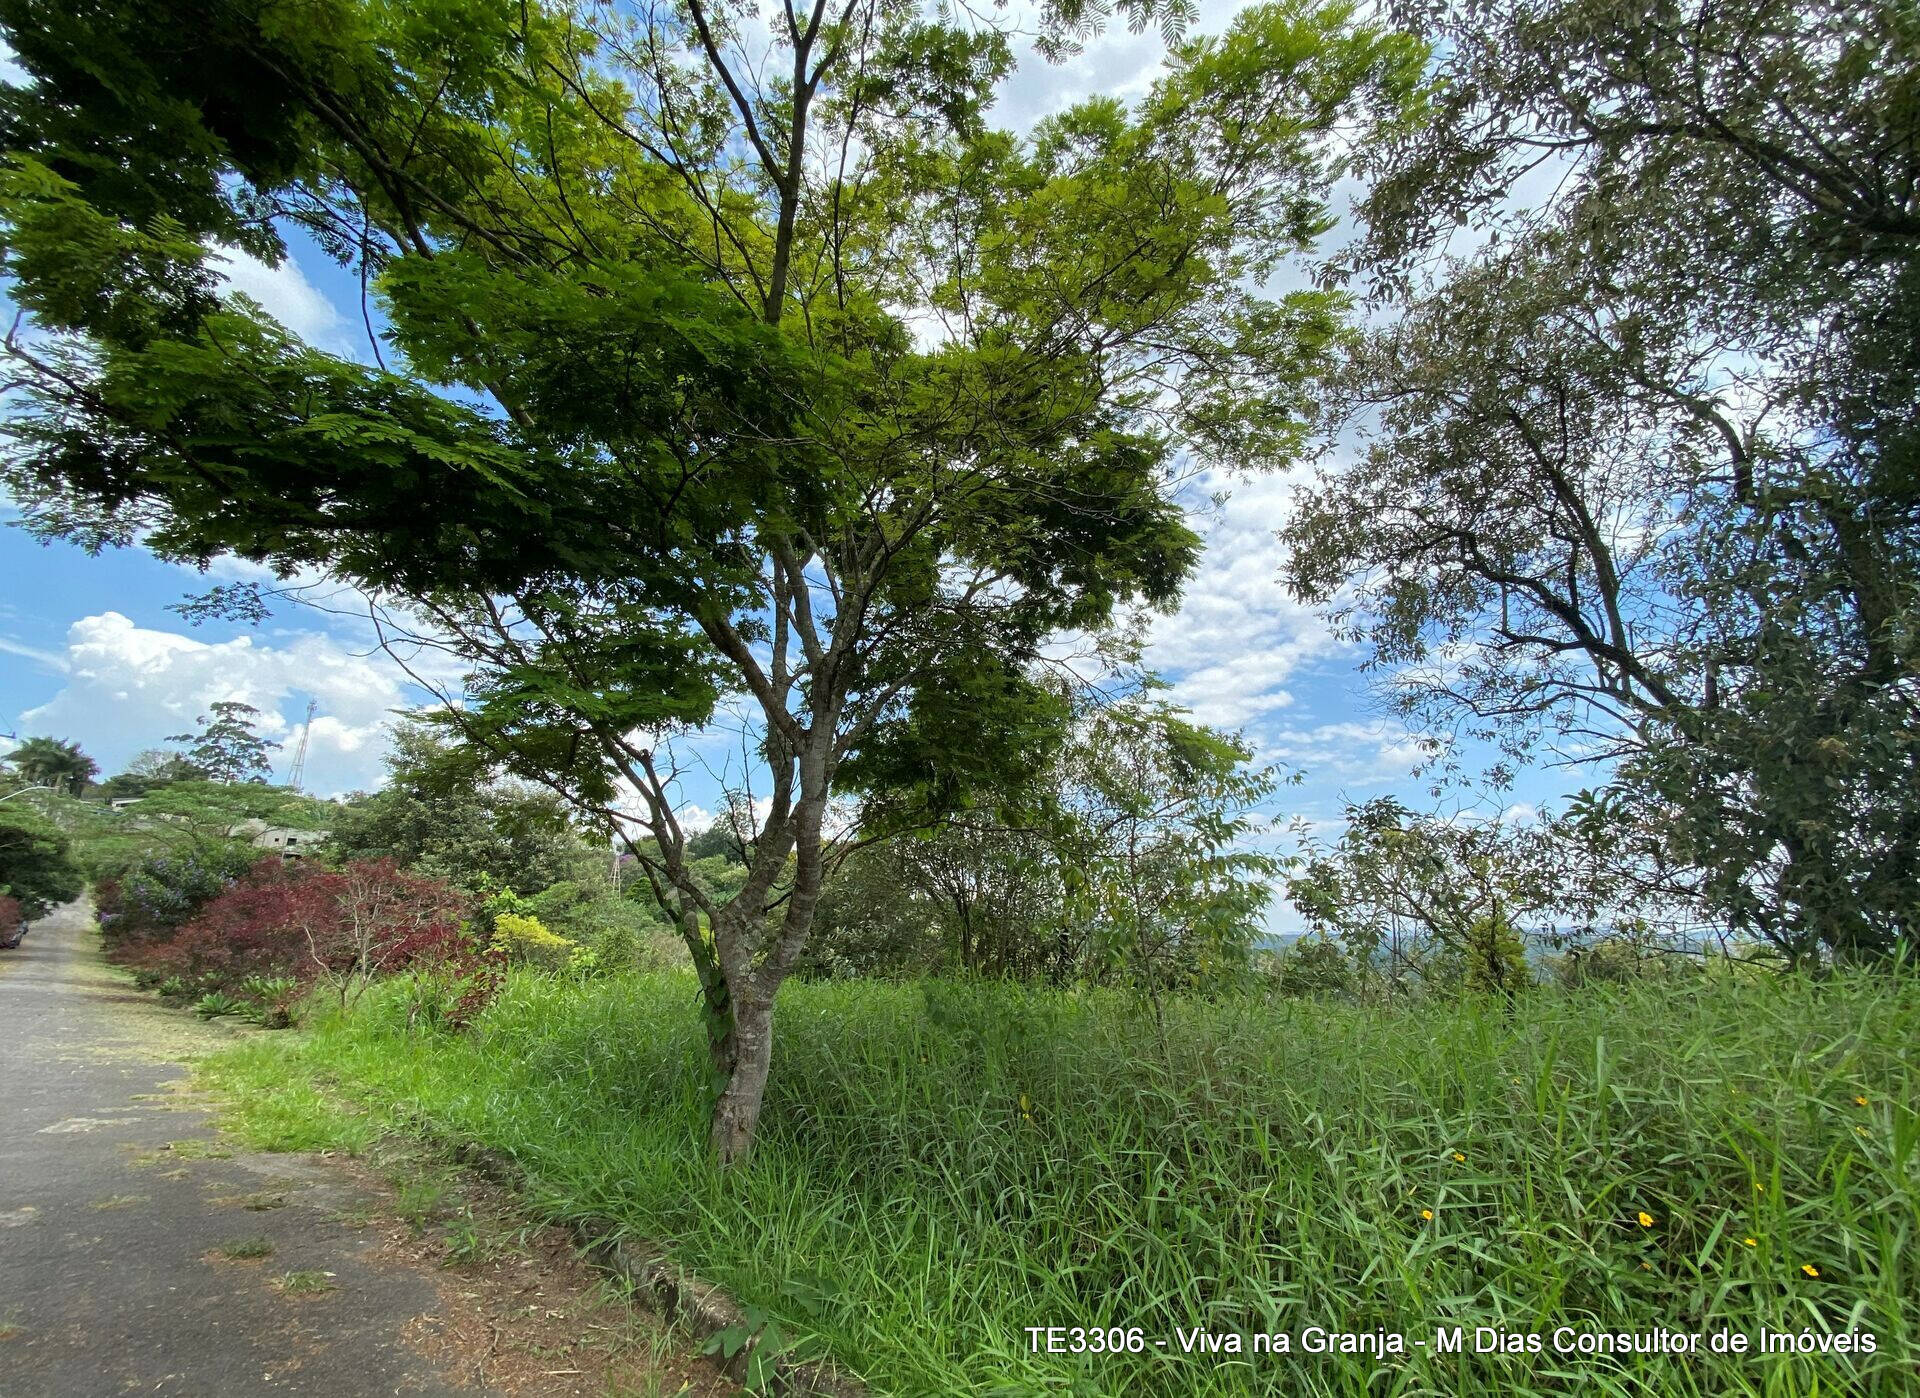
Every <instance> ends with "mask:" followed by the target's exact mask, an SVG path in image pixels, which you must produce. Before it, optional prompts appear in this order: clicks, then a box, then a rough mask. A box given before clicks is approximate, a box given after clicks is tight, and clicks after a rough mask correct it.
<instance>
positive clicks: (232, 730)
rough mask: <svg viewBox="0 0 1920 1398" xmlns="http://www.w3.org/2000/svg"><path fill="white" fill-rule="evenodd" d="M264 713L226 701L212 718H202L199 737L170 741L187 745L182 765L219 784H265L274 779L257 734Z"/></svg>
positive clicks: (176, 736)
mask: <svg viewBox="0 0 1920 1398" xmlns="http://www.w3.org/2000/svg"><path fill="white" fill-rule="evenodd" d="M259 716H260V711H259V710H258V709H256V708H254V707H253V705H251V704H242V703H240V702H239V701H237V700H233V699H222V700H220V701H219V702H217V703H216V704H214V705H213V712H212V714H211V715H208V714H202V715H201V716H200V731H199V732H198V733H176V734H174V735H173V736H172V737H171V738H168V739H167V741H168V742H170V743H185V744H187V750H186V752H185V754H184V755H183V756H182V757H181V761H182V762H183V763H184V764H185V765H186V766H188V767H192V768H195V769H197V770H198V771H200V772H202V773H204V774H205V775H206V777H207V779H208V780H210V781H216V782H228V783H238V782H264V781H266V779H267V778H268V777H270V776H272V775H273V764H272V763H271V762H269V761H268V760H267V744H266V743H265V741H263V740H262V739H261V738H259V737H258V736H257V735H256V734H255V733H254V731H253V728H254V720H255V719H257V718H259Z"/></svg>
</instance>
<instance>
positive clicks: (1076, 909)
mask: <svg viewBox="0 0 1920 1398" xmlns="http://www.w3.org/2000/svg"><path fill="white" fill-rule="evenodd" d="M1252 757H1253V753H1252V749H1250V748H1249V747H1248V746H1247V745H1246V744H1245V743H1244V742H1243V741H1242V740H1240V739H1239V738H1237V737H1234V736H1232V735H1229V734H1224V733H1219V732H1215V731H1214V730H1212V729H1209V728H1207V727H1205V726H1203V725H1200V724H1196V723H1192V722H1190V721H1189V720H1188V719H1187V718H1185V717H1184V716H1183V714H1182V713H1181V711H1179V710H1178V709H1175V708H1173V707H1172V706H1171V705H1169V704H1167V703H1166V702H1165V701H1164V700H1160V699H1158V698H1156V697H1155V696H1154V694H1153V692H1152V688H1151V687H1149V689H1148V690H1147V691H1146V692H1144V693H1143V694H1140V695H1137V696H1135V697H1133V698H1132V699H1130V700H1128V701H1126V702H1123V703H1119V704H1114V705H1111V706H1107V707H1102V708H1099V709H1096V710H1095V711H1094V712H1093V713H1092V714H1091V715H1089V716H1088V718H1087V719H1086V721H1085V723H1084V725H1083V727H1082V731H1081V732H1080V733H1079V734H1078V735H1077V736H1076V741H1075V742H1074V743H1073V744H1072V745H1071V746H1070V747H1069V748H1068V750H1067V754H1066V761H1065V764H1064V766H1065V776H1066V781H1065V783H1064V790H1063V801H1064V804H1065V806H1066V809H1067V811H1068V814H1069V824H1068V836H1067V845H1066V849H1065V851H1064V853H1065V855H1066V860H1065V868H1064V871H1063V872H1064V881H1065V884H1066V890H1065V891H1066V895H1067V902H1068V907H1069V913H1070V919H1071V920H1072V921H1075V922H1080V923H1083V924H1084V926H1085V928H1086V939H1087V941H1086V950H1085V953H1084V955H1085V957H1086V960H1087V964H1088V967H1089V969H1090V970H1091V971H1092V972H1093V974H1094V975H1095V976H1096V977H1107V978H1113V979H1121V980H1124V981H1125V982H1126V983H1128V984H1131V985H1133V986H1135V987H1137V988H1138V989H1140V990H1142V991H1144V992H1146V993H1147V994H1148V996H1149V997H1150V998H1151V1000H1152V1003H1153V1006H1154V1012H1155V1015H1156V1017H1157V1016H1158V1015H1159V1012H1160V1002H1161V997H1162V995H1163V994H1165V993H1166V992H1168V991H1171V990H1187V989H1197V990H1214V989H1219V988H1221V987H1223V986H1225V985H1226V984H1228V983H1229V982H1231V980H1232V979H1233V978H1234V977H1235V975H1236V974H1237V973H1238V972H1240V971H1243V970H1244V969H1245V968H1246V965H1247V962H1248V957H1249V955H1250V953H1251V951H1252V949H1253V943H1254V940H1255V938H1256V937H1257V936H1258V934H1259V932H1260V929H1261V920H1262V913H1263V912H1264V910H1265V908H1266V905H1267V902H1268V899H1269V898H1270V897H1271V896H1272V884H1271V880H1272V877H1273V876H1274V875H1275V874H1277V873H1278V872H1279V868H1280V866H1279V862H1278V861H1277V860H1276V859H1274V858H1273V857H1272V856H1270V855H1268V854H1266V853H1263V852H1262V851H1261V850H1260V849H1259V848H1258V846H1257V844H1255V842H1254V840H1255V836H1256V835H1257V833H1258V827H1257V824H1256V820H1255V817H1254V816H1253V811H1254V808H1255V807H1257V806H1258V805H1259V804H1260V803H1262V802H1263V801H1265V800H1266V799H1267V797H1269V796H1270V795H1272V794H1273V792H1274V790H1275V789H1276V786H1277V782H1278V777H1277V774H1276V773H1275V771H1274V770H1273V769H1272V768H1270V767H1254V766H1251V765H1250V764H1251V761H1252Z"/></svg>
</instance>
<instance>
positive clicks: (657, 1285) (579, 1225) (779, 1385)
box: [413, 1117, 869, 1398]
mask: <svg viewBox="0 0 1920 1398" xmlns="http://www.w3.org/2000/svg"><path fill="white" fill-rule="evenodd" d="M413 1124H414V1125H415V1127H416V1128H417V1129H419V1130H421V1131H422V1132H424V1133H425V1134H426V1135H428V1136H429V1137H430V1138H431V1139H433V1140H434V1141H436V1142H437V1143H439V1144H440V1145H441V1146H442V1147H443V1148H444V1149H446V1150H447V1151H448V1152H449V1153H450V1154H451V1155H452V1156H453V1158H454V1160H455V1161H457V1162H458V1163H459V1164H461V1165H463V1166H465V1167H466V1168H467V1169H470V1170H472V1171H473V1172H474V1173H475V1174H477V1175H479V1176H480V1177H481V1178H483V1179H486V1180H489V1181H491V1182H492V1183H494V1184H497V1185H500V1186H502V1187H504V1188H507V1189H511V1190H513V1191H515V1192H516V1193H522V1194H524V1193H525V1192H526V1185H527V1172H526V1170H524V1169H523V1168H522V1167H521V1165H520V1163H519V1162H518V1161H517V1160H515V1159H514V1158H513V1157H512V1156H510V1155H507V1154H505V1153H504V1152H502V1151H497V1150H494V1149H492V1148H491V1147H489V1146H483V1145H481V1144H480V1143H479V1142H477V1141H468V1140H460V1139H457V1138H455V1137H452V1136H449V1135H448V1134H447V1133H446V1132H444V1131H442V1130H440V1129H439V1128H438V1127H437V1126H434V1125H433V1124H432V1123H430V1122H426V1121H422V1120H420V1119H419V1118H417V1117H415V1118H414V1121H413ZM560 1222H561V1223H562V1224H563V1225H564V1226H565V1227H566V1228H567V1230H568V1231H569V1232H571V1233H572V1234H573V1236H574V1239H575V1240H576V1241H577V1242H578V1243H579V1244H580V1247H581V1248H582V1250H583V1251H585V1253H586V1255H587V1257H588V1258H589V1259H590V1260H591V1261H592V1262H593V1263H594V1264H595V1265H596V1266H598V1267H600V1268H602V1269H603V1270H605V1271H607V1272H610V1273H612V1274H613V1275H614V1276H616V1277H618V1278H619V1279H620V1280H621V1281H623V1282H625V1283H626V1284H627V1286H628V1287H630V1288H631V1289H632V1291H633V1293H634V1294H635V1295H636V1296H638V1297H640V1298H641V1302H642V1304H643V1305H645V1306H647V1307H648V1308H649V1309H650V1310H653V1311H654V1312H656V1313H657V1314H660V1315H663V1316H665V1317H666V1318H667V1319H669V1320H671V1321H675V1322H677V1323H678V1324H680V1325H683V1326H685V1327H686V1328H687V1329H688V1330H691V1331H692V1332H693V1333H694V1334H695V1335H697V1336H698V1337H699V1338H700V1339H702V1340H706V1339H709V1338H711V1337H712V1336H714V1335H717V1334H719V1333H721V1332H722V1331H725V1330H731V1329H734V1328H736V1327H741V1326H744V1325H745V1324H746V1312H745V1311H744V1310H743V1309H742V1308H741V1305H740V1303H739V1302H738V1301H736V1300H734V1298H733V1297H732V1296H730V1295H728V1294H727V1292H726V1291H724V1290H722V1289H721V1288H720V1287H718V1286H715V1285H713V1284H712V1283H710V1282H704V1281H701V1280H700V1279H699V1278H698V1277H696V1276H694V1275H693V1274H692V1273H690V1272H687V1271H684V1270H683V1269H681V1268H680V1267H678V1266H676V1265H675V1264H674V1262H673V1260H672V1259H671V1258H670V1257H669V1256H668V1255H667V1254H666V1252H665V1251H663V1250H661V1249H660V1248H657V1247H655V1246H653V1245H652V1244H650V1243H645V1242H640V1241H637V1240H633V1239H629V1238H624V1237H622V1236H621V1229H620V1225H619V1224H618V1223H616V1222H614V1221H613V1220H612V1219H609V1218H602V1217H597V1216H594V1215H585V1216H583V1217H579V1218H571V1219H562V1220H560ZM756 1342H757V1341H755V1340H749V1341H748V1342H747V1344H745V1345H743V1346H741V1348H740V1352H739V1353H738V1354H736V1355H735V1356H734V1357H733V1359H732V1360H730V1361H727V1362H725V1364H724V1369H725V1372H726V1373H727V1374H728V1375H729V1376H730V1377H733V1378H736V1379H738V1378H740V1377H741V1376H742V1373H743V1372H744V1369H745V1361H746V1357H747V1355H748V1354H749V1353H750V1352H751V1351H752V1348H753V1345H754V1344H755V1343H756ZM773 1368H774V1382H773V1391H774V1392H776V1393H781V1394H787V1395H793V1398H869V1394H868V1390H867V1388H866V1386H865V1385H864V1384H861V1383H860V1382H859V1381H858V1380H856V1379H852V1378H849V1377H847V1376H846V1375H844V1374H841V1373H840V1372H839V1371H838V1370H836V1369H835V1368H834V1367H833V1365H832V1364H830V1363H828V1362H826V1361H823V1360H807V1361H795V1360H789V1359H775V1360H774V1365H773Z"/></svg>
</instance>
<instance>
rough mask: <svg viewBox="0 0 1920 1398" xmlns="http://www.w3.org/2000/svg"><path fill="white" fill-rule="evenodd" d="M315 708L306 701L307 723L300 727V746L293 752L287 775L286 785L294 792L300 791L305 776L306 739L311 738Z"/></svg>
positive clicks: (312, 703)
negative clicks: (291, 767) (291, 768)
mask: <svg viewBox="0 0 1920 1398" xmlns="http://www.w3.org/2000/svg"><path fill="white" fill-rule="evenodd" d="M316 707H317V705H316V704H315V702H314V701H313V700H311V699H309V700H307V721H306V722H305V723H303V724H301V725H300V746H299V747H297V748H295V749H294V750H293V770H292V771H291V772H289V773H287V785H288V786H290V787H292V788H293V789H294V790H295V791H298V790H299V789H300V780H301V778H303V777H304V776H306V774H307V739H308V738H310V737H312V736H313V711H314V709H315V708H316Z"/></svg>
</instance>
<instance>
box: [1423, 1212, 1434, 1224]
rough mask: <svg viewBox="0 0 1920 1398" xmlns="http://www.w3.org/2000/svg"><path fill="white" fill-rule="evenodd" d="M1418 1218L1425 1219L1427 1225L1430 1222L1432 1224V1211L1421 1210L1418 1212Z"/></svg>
mask: <svg viewBox="0 0 1920 1398" xmlns="http://www.w3.org/2000/svg"><path fill="white" fill-rule="evenodd" d="M1420 1217H1422V1218H1424V1219H1425V1220H1426V1221H1427V1222H1428V1223H1432V1222H1433V1210H1432V1209H1422V1210H1420Z"/></svg>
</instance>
